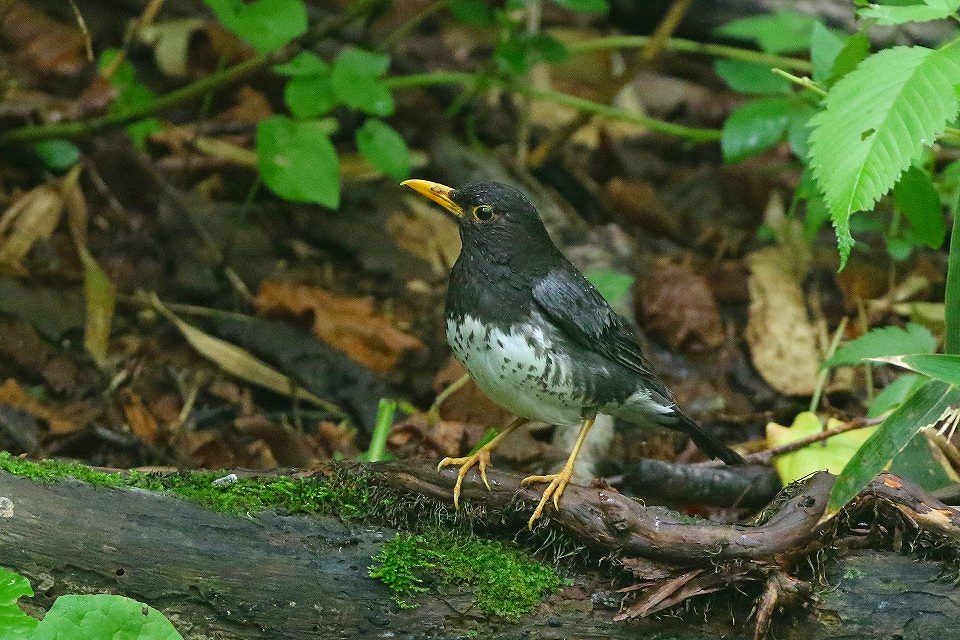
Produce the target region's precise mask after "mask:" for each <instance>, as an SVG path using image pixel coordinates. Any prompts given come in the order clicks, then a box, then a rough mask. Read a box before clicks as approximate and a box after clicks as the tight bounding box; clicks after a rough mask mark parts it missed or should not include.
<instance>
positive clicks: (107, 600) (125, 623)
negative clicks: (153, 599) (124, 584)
mask: <svg viewBox="0 0 960 640" xmlns="http://www.w3.org/2000/svg"><path fill="white" fill-rule="evenodd" d="M62 638H70V640H105V639H109V640H148V639H149V640H183V636H181V635H180V634H179V633H177V630H176V629H175V628H174V627H173V625H172V624H171V623H170V621H169V620H167V619H166V618H165V617H164V615H163V614H162V613H160V612H159V611H157V610H156V609H154V608H153V607H151V606H148V605H145V604H143V603H142V602H137V601H136V600H132V599H130V598H125V597H123V596H115V595H87V596H77V595H69V596H60V597H59V598H57V599H56V600H55V601H54V603H53V606H52V607H50V610H49V611H47V614H46V615H45V616H44V617H43V620H41V621H40V624H38V625H37V629H36V631H35V633H34V635H33V637H32V638H31V640H60V639H62Z"/></svg>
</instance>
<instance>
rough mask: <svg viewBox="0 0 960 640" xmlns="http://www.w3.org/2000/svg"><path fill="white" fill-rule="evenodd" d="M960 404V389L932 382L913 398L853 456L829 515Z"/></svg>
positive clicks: (833, 494) (839, 480)
mask: <svg viewBox="0 0 960 640" xmlns="http://www.w3.org/2000/svg"><path fill="white" fill-rule="evenodd" d="M958 403H960V389H958V388H957V387H955V386H953V385H949V384H947V383H945V382H941V381H940V380H930V381H929V382H927V383H926V384H925V385H923V386H922V387H920V389H918V390H917V392H916V393H914V394H913V395H912V396H910V397H909V398H908V399H907V401H906V402H904V403H903V404H901V405H900V406H899V407H898V408H897V409H896V410H895V411H894V412H893V413H891V414H890V416H889V417H888V418H887V419H886V420H884V422H883V424H882V425H880V428H879V429H877V431H875V432H874V434H873V435H872V436H870V438H869V439H868V440H867V441H866V442H865V443H864V445H863V446H862V447H860V449H859V450H858V451H857V453H856V454H854V456H853V458H852V459H851V460H850V462H848V463H847V466H845V467H844V469H843V471H842V472H841V473H840V475H839V476H838V477H837V481H836V483H835V484H834V485H833V490H832V491H831V492H830V500H829V502H828V504H827V511H828V512H829V513H835V512H837V511H839V510H840V509H842V508H843V506H844V505H846V504H847V503H848V502H849V501H850V500H852V499H853V498H854V496H856V495H857V494H858V493H859V492H860V490H861V489H863V488H864V487H865V486H867V484H869V483H870V481H871V480H873V479H874V478H875V477H876V476H877V474H878V473H880V471H881V470H883V467H884V466H886V464H887V463H888V462H890V461H891V460H892V459H893V458H894V457H895V456H896V455H897V454H898V453H899V452H900V451H901V450H902V449H903V448H904V447H905V446H907V443H909V442H910V439H911V438H913V437H914V436H915V435H916V434H917V433H918V432H919V431H920V430H921V429H923V428H924V427H927V426H929V425H932V424H934V423H936V421H937V420H938V419H939V418H940V416H942V415H943V412H944V410H946V409H948V408H955V407H956V406H957V404H958Z"/></svg>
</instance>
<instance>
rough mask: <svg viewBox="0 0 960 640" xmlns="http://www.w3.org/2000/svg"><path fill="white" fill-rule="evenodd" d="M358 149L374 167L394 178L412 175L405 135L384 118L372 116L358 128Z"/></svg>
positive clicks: (404, 177)
mask: <svg viewBox="0 0 960 640" xmlns="http://www.w3.org/2000/svg"><path fill="white" fill-rule="evenodd" d="M356 140H357V149H358V150H359V151H360V154H361V155H362V156H363V157H364V158H366V159H367V160H369V161H370V164H372V165H373V166H374V167H376V168H377V169H379V170H380V171H382V172H383V173H385V174H387V175H388V176H390V177H391V178H393V179H394V180H405V179H406V178H407V177H409V176H410V149H409V148H407V143H406V142H405V141H404V139H403V136H401V135H400V134H399V133H397V130H396V129H394V128H393V127H391V126H390V125H388V124H387V123H386V122H384V121H383V120H376V119H374V118H371V119H369V120H367V121H366V122H364V123H363V126H362V127H360V128H359V129H357V136H356Z"/></svg>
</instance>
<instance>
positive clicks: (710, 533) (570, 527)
mask: <svg viewBox="0 0 960 640" xmlns="http://www.w3.org/2000/svg"><path fill="white" fill-rule="evenodd" d="M381 473H382V474H383V476H384V478H385V479H386V482H387V483H388V484H390V485H392V486H398V487H402V488H404V489H407V490H410V491H416V492H418V493H421V494H424V495H428V496H431V497H433V498H436V499H438V500H444V501H448V500H450V496H451V495H452V490H453V485H454V482H455V481H456V470H455V469H448V470H445V471H444V472H442V473H439V474H438V473H437V472H436V470H434V469H433V468H432V467H425V466H412V465H410V464H402V465H400V464H396V465H388V466H385V467H384V468H383V469H382V471H381ZM487 477H488V479H489V481H490V491H487V489H486V487H484V485H483V483H482V482H480V480H479V479H478V478H477V476H476V474H475V473H473V472H471V473H469V474H467V477H466V478H465V479H464V483H463V492H462V494H461V500H464V499H466V500H473V501H479V502H482V503H483V504H486V505H489V506H491V507H493V508H496V509H499V510H504V511H506V510H509V507H510V505H511V504H513V502H514V500H520V501H522V502H523V503H526V504H527V505H536V504H537V502H538V501H539V500H540V490H539V488H538V487H536V486H526V487H520V488H518V483H519V477H518V476H516V475H513V474H507V473H503V472H498V471H492V470H488V471H487ZM833 481H834V476H832V475H831V474H829V473H826V472H819V473H816V474H814V475H813V476H811V477H810V478H809V480H808V481H807V483H806V485H804V487H803V488H802V489H799V490H798V491H797V492H796V494H795V495H793V496H792V497H790V498H789V499H787V500H786V501H784V503H783V504H781V505H779V506H778V508H777V509H776V511H775V512H774V513H773V515H771V516H769V517H768V518H767V519H766V520H765V522H764V523H763V524H760V525H742V524H732V525H723V524H718V523H713V522H708V521H704V520H700V521H692V520H691V519H690V518H687V517H684V516H682V515H680V514H678V513H676V512H675V511H671V510H669V509H666V508H664V507H648V506H645V505H644V504H642V503H640V502H637V501H636V500H632V499H631V498H628V497H626V496H623V495H620V494H619V493H617V492H616V491H615V490H612V489H608V488H606V487H597V488H592V487H591V488H588V487H579V486H576V485H569V486H568V487H567V489H566V492H565V493H564V494H563V501H562V508H561V509H560V511H559V512H556V511H553V510H552V509H551V510H548V512H547V515H549V517H550V518H551V519H552V520H553V521H555V522H556V523H557V524H559V525H560V526H561V527H563V528H564V529H566V530H567V531H568V532H570V533H571V534H573V535H574V536H575V537H576V539H577V540H580V541H582V542H583V543H584V544H586V545H588V546H590V547H593V548H595V549H602V550H604V551H609V552H613V551H617V552H620V553H624V554H627V555H638V556H643V557H646V558H656V559H660V560H667V561H670V562H678V563H692V564H697V563H699V564H703V563H705V562H711V561H718V560H734V559H753V558H771V557H773V556H774V555H776V554H778V553H784V552H786V551H789V550H793V549H798V548H801V547H803V546H804V545H805V544H806V543H807V542H809V541H810V540H812V539H813V537H814V536H815V535H816V524H817V522H818V521H819V520H820V517H821V516H822V515H823V512H824V509H825V508H826V505H827V497H828V495H829V493H830V488H831V487H832V486H833Z"/></svg>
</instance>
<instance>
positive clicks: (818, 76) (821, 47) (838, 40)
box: [810, 22, 848, 82]
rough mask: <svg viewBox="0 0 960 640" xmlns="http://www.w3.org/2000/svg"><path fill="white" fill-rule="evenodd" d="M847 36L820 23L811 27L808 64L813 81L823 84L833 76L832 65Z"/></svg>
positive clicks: (845, 42) (844, 44)
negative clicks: (811, 68)
mask: <svg viewBox="0 0 960 640" xmlns="http://www.w3.org/2000/svg"><path fill="white" fill-rule="evenodd" d="M847 40H848V36H846V35H843V34H839V33H837V32H835V31H833V30H832V29H828V28H827V27H825V26H823V24H821V23H820V22H817V23H816V24H814V25H813V29H812V31H811V32H810V64H811V65H812V66H813V79H814V81H816V82H825V81H827V80H829V79H830V78H831V77H832V76H833V64H834V63H835V62H836V61H837V56H839V55H840V52H841V51H843V48H844V47H845V46H846V44H847Z"/></svg>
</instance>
